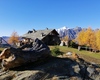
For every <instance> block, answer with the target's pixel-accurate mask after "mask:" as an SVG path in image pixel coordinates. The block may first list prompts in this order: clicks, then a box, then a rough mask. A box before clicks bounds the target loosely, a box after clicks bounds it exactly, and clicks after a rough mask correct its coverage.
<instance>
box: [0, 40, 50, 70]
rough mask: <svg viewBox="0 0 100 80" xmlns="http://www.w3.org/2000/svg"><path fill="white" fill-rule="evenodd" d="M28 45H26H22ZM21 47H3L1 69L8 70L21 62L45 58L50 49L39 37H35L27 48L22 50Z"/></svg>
mask: <svg viewBox="0 0 100 80" xmlns="http://www.w3.org/2000/svg"><path fill="white" fill-rule="evenodd" d="M25 46H28V45H24V47H25ZM22 49H23V48H22V47H21V48H12V47H10V48H5V49H4V50H3V51H2V52H1V54H0V59H1V60H2V63H1V66H2V68H3V70H8V69H10V68H14V67H17V66H20V65H23V64H27V63H31V62H35V61H37V60H40V59H45V58H46V57H48V56H50V49H49V47H48V46H47V45H45V44H44V43H43V42H42V41H40V40H39V39H36V40H35V42H34V44H33V45H32V47H31V48H29V49H28V50H22Z"/></svg>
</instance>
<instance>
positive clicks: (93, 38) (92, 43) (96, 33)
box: [76, 27, 100, 50]
mask: <svg viewBox="0 0 100 80" xmlns="http://www.w3.org/2000/svg"><path fill="white" fill-rule="evenodd" d="M76 40H77V42H78V44H79V45H80V46H83V45H85V46H88V47H90V48H92V49H93V50H100V30H99V29H98V30H92V29H91V28H90V27H89V28H88V29H86V30H82V31H81V32H80V33H79V34H78V36H77V38H76Z"/></svg>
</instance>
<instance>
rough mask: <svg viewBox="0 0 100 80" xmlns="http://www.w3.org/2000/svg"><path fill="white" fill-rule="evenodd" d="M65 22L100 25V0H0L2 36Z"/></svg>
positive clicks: (61, 24) (84, 25) (74, 25)
mask: <svg viewBox="0 0 100 80" xmlns="http://www.w3.org/2000/svg"><path fill="white" fill-rule="evenodd" d="M63 26H67V27H68V28H74V27H76V26H79V27H82V28H87V27H91V28H92V29H96V28H100V0H0V36H10V35H11V34H12V32H13V31H16V32H17V33H18V34H19V35H23V34H24V33H26V32H27V31H28V30H32V29H36V30H39V29H45V28H46V27H47V28H49V29H58V28H61V27H63Z"/></svg>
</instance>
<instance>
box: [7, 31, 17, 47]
mask: <svg viewBox="0 0 100 80" xmlns="http://www.w3.org/2000/svg"><path fill="white" fill-rule="evenodd" d="M18 41H19V35H18V34H17V32H15V31H14V32H13V33H12V35H11V37H10V38H9V39H8V43H9V44H12V45H14V46H16V43H17V42H18Z"/></svg>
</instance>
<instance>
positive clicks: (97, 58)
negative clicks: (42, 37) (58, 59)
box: [49, 46, 100, 64]
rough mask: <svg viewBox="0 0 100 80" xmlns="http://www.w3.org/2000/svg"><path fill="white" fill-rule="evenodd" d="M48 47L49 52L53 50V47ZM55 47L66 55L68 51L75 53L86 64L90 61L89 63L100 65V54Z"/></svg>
mask: <svg viewBox="0 0 100 80" xmlns="http://www.w3.org/2000/svg"><path fill="white" fill-rule="evenodd" d="M49 47H50V49H51V50H52V49H54V48H55V46H49ZM57 47H58V48H59V49H60V51H61V52H63V53H67V52H68V51H70V52H75V53H77V54H78V55H79V56H80V57H82V58H84V59H85V60H86V61H88V62H90V61H91V62H95V63H98V64H100V53H93V52H90V51H85V50H81V51H78V49H75V48H67V47H66V46H57Z"/></svg>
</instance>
